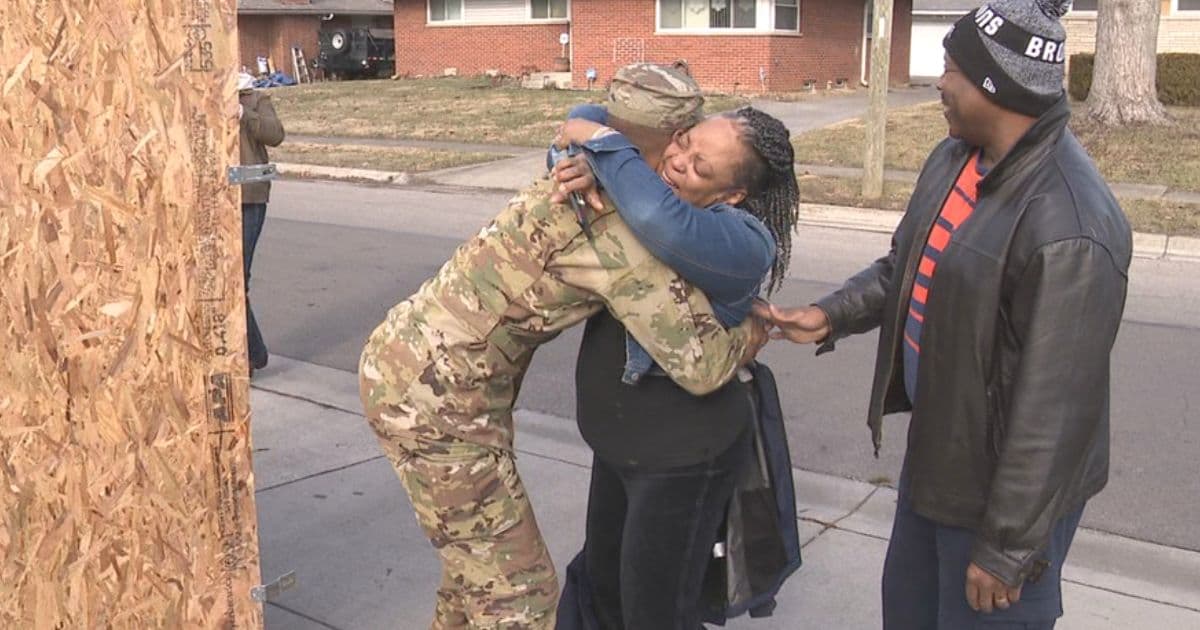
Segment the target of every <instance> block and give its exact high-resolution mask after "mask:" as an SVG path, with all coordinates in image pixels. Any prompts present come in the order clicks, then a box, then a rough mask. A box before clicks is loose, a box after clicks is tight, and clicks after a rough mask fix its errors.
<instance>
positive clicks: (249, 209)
mask: <svg viewBox="0 0 1200 630" xmlns="http://www.w3.org/2000/svg"><path fill="white" fill-rule="evenodd" d="M266 219H267V204H265V203H244V204H242V274H243V277H244V278H245V281H246V348H247V349H248V350H249V354H250V367H252V368H254V369H258V368H262V367H266V365H267V356H268V355H267V344H266V343H264V342H263V338H262V332H260V331H259V330H258V322H257V321H256V320H255V319H254V311H253V310H252V309H251V308H250V265H251V263H253V262H254V248H255V246H257V245H258V237H259V235H260V234H262V229H263V223H264V222H265V221H266Z"/></svg>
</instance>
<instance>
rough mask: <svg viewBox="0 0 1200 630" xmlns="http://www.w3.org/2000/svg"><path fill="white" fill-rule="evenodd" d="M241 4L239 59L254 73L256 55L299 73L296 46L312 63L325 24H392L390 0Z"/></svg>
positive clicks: (243, 0)
mask: <svg viewBox="0 0 1200 630" xmlns="http://www.w3.org/2000/svg"><path fill="white" fill-rule="evenodd" d="M237 6H238V50H239V58H240V59H241V64H242V65H243V66H245V67H246V68H249V69H250V71H251V72H254V68H255V65H256V60H257V59H258V57H260V56H261V57H267V56H269V57H270V58H271V60H272V62H273V63H274V64H275V67H276V68H277V69H279V70H282V71H283V72H285V73H287V74H288V75H291V76H295V74H296V71H295V69H294V68H293V66H292V54H291V50H292V46H299V47H300V48H301V50H303V51H304V58H305V59H306V60H308V62H309V64H311V63H312V61H313V59H316V57H317V52H318V48H317V31H319V30H321V29H322V28H336V27H364V28H391V27H392V0H238V3H237Z"/></svg>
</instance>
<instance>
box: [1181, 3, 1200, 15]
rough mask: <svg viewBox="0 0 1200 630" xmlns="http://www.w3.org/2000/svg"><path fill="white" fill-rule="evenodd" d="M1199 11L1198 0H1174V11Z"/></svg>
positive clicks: (1199, 4)
mask: <svg viewBox="0 0 1200 630" xmlns="http://www.w3.org/2000/svg"><path fill="white" fill-rule="evenodd" d="M1188 11H1200V0H1175V12H1176V13H1186V12H1188Z"/></svg>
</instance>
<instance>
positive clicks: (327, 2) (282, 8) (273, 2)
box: [238, 0, 392, 15]
mask: <svg viewBox="0 0 1200 630" xmlns="http://www.w3.org/2000/svg"><path fill="white" fill-rule="evenodd" d="M238 13H280V14H292V15H295V14H304V15H328V14H330V13H340V14H343V15H346V14H355V15H390V14H391V13H392V0H310V1H309V2H296V1H295V0H292V1H291V2H288V1H287V0H238Z"/></svg>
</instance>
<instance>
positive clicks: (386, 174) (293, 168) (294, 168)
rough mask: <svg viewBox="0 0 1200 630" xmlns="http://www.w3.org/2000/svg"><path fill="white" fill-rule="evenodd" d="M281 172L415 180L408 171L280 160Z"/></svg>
mask: <svg viewBox="0 0 1200 630" xmlns="http://www.w3.org/2000/svg"><path fill="white" fill-rule="evenodd" d="M275 168H276V169H278V170H279V174H280V175H283V176H285V177H296V178H300V179H332V180H336V181H348V182H375V183H377V184H398V185H401V186H403V185H406V184H410V183H412V181H413V178H412V175H410V174H408V173H396V172H391V171H372V170H369V169H365V168H341V167H337V166H316V165H314V164H291V163H288V162H280V163H278V164H276V165H275Z"/></svg>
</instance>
